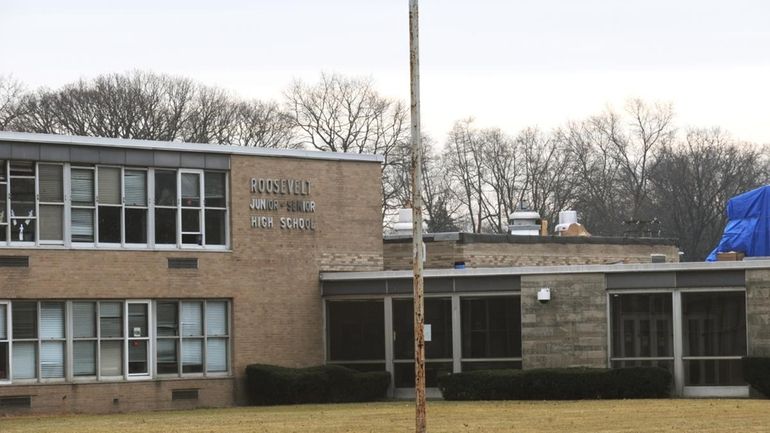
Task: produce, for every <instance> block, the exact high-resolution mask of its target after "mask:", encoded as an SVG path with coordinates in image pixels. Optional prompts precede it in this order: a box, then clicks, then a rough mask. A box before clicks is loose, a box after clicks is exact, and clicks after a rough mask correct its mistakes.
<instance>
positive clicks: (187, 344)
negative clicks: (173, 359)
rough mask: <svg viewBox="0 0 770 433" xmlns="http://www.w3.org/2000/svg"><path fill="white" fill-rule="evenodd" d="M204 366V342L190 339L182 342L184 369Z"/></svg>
mask: <svg viewBox="0 0 770 433" xmlns="http://www.w3.org/2000/svg"><path fill="white" fill-rule="evenodd" d="M202 364H203V340H200V339H197V338H196V339H190V340H183V341H182V367H183V368H184V366H186V365H189V366H196V365H202Z"/></svg>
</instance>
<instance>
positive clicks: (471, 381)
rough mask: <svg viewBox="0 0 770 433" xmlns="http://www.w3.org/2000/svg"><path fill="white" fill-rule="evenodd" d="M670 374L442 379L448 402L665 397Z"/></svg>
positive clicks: (580, 371) (569, 372)
mask: <svg viewBox="0 0 770 433" xmlns="http://www.w3.org/2000/svg"><path fill="white" fill-rule="evenodd" d="M670 386H671V373H669V372H668V371H667V370H664V369H662V368H657V367H634V368H621V369H603V368H561V369H534V370H479V371H470V372H467V373H457V374H452V375H448V376H444V377H441V378H439V389H440V390H441V393H442V395H443V396H444V399H446V400H581V399H596V398H650V397H666V396H668V395H669V389H670Z"/></svg>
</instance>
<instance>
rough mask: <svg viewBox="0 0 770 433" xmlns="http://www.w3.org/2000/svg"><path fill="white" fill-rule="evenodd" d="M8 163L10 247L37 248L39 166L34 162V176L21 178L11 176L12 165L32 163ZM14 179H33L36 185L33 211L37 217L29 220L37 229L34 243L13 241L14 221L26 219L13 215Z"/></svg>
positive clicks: (38, 238)
mask: <svg viewBox="0 0 770 433" xmlns="http://www.w3.org/2000/svg"><path fill="white" fill-rule="evenodd" d="M6 162H7V164H8V165H7V169H8V170H7V173H8V178H7V179H8V180H7V185H6V188H7V190H8V218H7V219H8V237H7V239H8V241H7V242H8V245H10V246H16V247H31V246H36V245H38V244H39V243H40V233H39V232H40V230H39V227H38V226H39V224H38V197H39V195H40V193H39V190H38V173H37V164H36V163H34V162H32V167H33V171H34V173H33V175H32V176H20V175H11V163H12V162H30V161H25V160H14V161H12V160H8V161H6ZM14 179H32V181H33V183H34V193H33V200H34V201H35V203H34V204H33V209H34V212H35V215H34V216H33V217H31V218H29V219H33V220H34V221H33V222H32V224H33V226H34V228H35V239H34V240H32V241H14V240H13V229H12V226H13V220H15V219H18V220H22V219H25V218H24V217H17V216H15V215H11V210H12V209H13V200H12V199H11V195H12V194H13V193H12V192H11V191H12V189H13V180H14Z"/></svg>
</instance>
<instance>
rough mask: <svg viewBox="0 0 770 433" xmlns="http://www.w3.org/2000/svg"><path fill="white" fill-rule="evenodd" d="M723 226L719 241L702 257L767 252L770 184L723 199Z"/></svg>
mask: <svg viewBox="0 0 770 433" xmlns="http://www.w3.org/2000/svg"><path fill="white" fill-rule="evenodd" d="M727 219H728V221H727V226H726V227H725V232H724V234H723V235H722V240H720V241H719V245H717V247H716V248H714V251H712V252H711V254H709V256H708V257H706V261H707V262H713V261H716V259H717V253H721V252H728V251H738V252H742V253H744V254H745V255H746V257H758V256H770V186H763V187H759V188H757V189H754V190H751V191H749V192H745V193H743V194H741V195H737V196H735V197H733V198H731V199H730V200H728V201H727Z"/></svg>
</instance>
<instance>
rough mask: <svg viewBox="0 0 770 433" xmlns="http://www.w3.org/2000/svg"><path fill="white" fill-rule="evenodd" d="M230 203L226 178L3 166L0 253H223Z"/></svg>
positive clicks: (222, 174) (224, 174)
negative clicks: (57, 248)
mask: <svg viewBox="0 0 770 433" xmlns="http://www.w3.org/2000/svg"><path fill="white" fill-rule="evenodd" d="M227 196H228V186H227V172H219V171H204V170H190V169H180V170H171V169H154V168H146V169H142V168H130V167H128V168H127V167H110V166H82V165H81V166H77V165H76V166H71V165H70V164H67V163H60V164H56V163H34V162H27V161H8V160H0V247H2V246H23V247H27V246H34V245H62V246H66V247H70V246H73V245H74V246H76V247H80V248H99V247H106V248H148V247H149V248H152V247H156V246H157V247H159V248H164V249H165V248H203V247H211V248H212V249H221V248H224V247H225V246H227V244H228V218H229V214H228V204H227ZM151 236H152V237H151Z"/></svg>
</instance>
